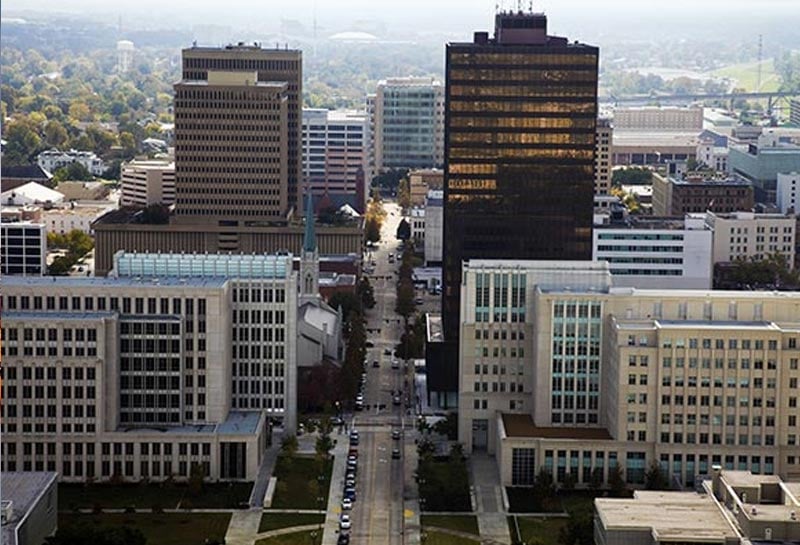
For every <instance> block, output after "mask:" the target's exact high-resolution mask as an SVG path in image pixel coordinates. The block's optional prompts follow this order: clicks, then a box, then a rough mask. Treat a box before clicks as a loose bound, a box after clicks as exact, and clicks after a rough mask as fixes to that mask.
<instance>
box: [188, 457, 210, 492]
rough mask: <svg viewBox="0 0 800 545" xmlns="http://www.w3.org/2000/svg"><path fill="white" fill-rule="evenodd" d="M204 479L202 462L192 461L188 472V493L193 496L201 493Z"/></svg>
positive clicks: (204, 472) (204, 471) (204, 473)
mask: <svg viewBox="0 0 800 545" xmlns="http://www.w3.org/2000/svg"><path fill="white" fill-rule="evenodd" d="M205 480H206V470H205V467H204V466H203V464H199V463H194V464H192V468H191V470H190V473H189V494H191V495H192V496H194V497H197V496H199V495H200V494H202V493H203V484H204V483H205Z"/></svg>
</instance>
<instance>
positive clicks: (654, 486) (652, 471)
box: [644, 460, 670, 490]
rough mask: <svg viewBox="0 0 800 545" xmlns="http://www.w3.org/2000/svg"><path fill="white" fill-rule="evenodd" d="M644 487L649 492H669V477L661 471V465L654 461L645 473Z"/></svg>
mask: <svg viewBox="0 0 800 545" xmlns="http://www.w3.org/2000/svg"><path fill="white" fill-rule="evenodd" d="M644 487H645V488H646V489H647V490H669V489H670V486H669V476H668V475H667V474H666V473H664V471H662V470H661V465H659V463H658V462H656V461H655V460H653V461H652V462H651V463H650V467H648V468H647V471H645V473H644Z"/></svg>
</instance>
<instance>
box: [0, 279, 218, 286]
mask: <svg viewBox="0 0 800 545" xmlns="http://www.w3.org/2000/svg"><path fill="white" fill-rule="evenodd" d="M227 281H228V279H227V278H224V277H219V276H215V277H190V278H179V277H177V276H166V277H158V278H145V277H133V276H130V277H120V278H112V277H107V276H5V277H3V287H4V288H5V287H27V286H30V287H37V286H41V287H43V286H64V287H67V288H103V287H120V286H129V287H130V286H134V287H135V286H142V287H144V286H148V287H154V286H155V287H158V286H185V287H192V288H221V287H223V286H224V285H225V282H227Z"/></svg>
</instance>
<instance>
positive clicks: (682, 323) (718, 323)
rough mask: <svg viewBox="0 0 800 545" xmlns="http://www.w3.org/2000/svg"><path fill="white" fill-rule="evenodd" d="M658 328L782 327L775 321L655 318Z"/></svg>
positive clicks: (776, 328)
mask: <svg viewBox="0 0 800 545" xmlns="http://www.w3.org/2000/svg"><path fill="white" fill-rule="evenodd" d="M655 325H656V327H657V328H669V329H711V330H723V329H730V330H735V331H740V330H743V329H747V330H751V331H752V330H771V331H779V330H780V328H779V327H778V326H777V325H775V324H774V323H773V322H748V321H741V322H739V321H732V320H731V321H727V320H655Z"/></svg>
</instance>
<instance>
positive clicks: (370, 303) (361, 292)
mask: <svg viewBox="0 0 800 545" xmlns="http://www.w3.org/2000/svg"><path fill="white" fill-rule="evenodd" d="M357 291H358V296H359V297H360V298H361V305H362V306H363V307H364V308H373V307H374V306H375V290H374V289H373V288H372V284H370V283H369V278H367V277H366V276H362V277H361V280H360V281H359V282H358V289H357Z"/></svg>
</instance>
